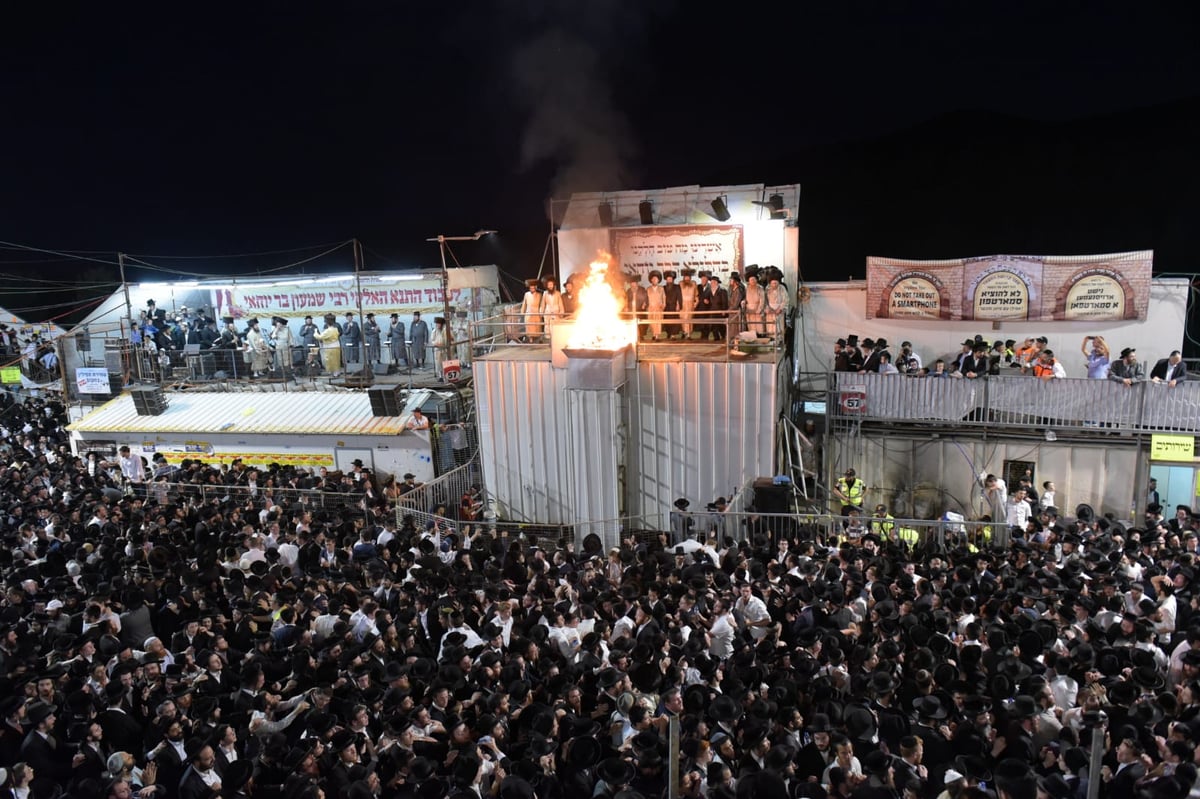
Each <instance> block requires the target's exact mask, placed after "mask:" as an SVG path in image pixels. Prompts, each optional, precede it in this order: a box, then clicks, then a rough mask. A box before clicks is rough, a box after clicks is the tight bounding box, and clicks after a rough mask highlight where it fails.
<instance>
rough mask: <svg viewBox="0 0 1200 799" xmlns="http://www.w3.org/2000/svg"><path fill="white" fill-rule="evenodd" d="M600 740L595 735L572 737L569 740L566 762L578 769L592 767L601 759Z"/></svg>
mask: <svg viewBox="0 0 1200 799" xmlns="http://www.w3.org/2000/svg"><path fill="white" fill-rule="evenodd" d="M601 754H602V750H601V747H600V742H599V741H598V740H597V739H596V738H595V737H593V736H584V737H579V738H572V739H571V740H570V741H568V742H567V745H566V755H565V757H564V758H563V760H564V762H565V763H566V764H567V765H568V766H570V767H571V768H574V769H576V770H582V769H585V768H591V767H592V766H594V765H596V763H597V762H598V761H599V760H600V755H601Z"/></svg>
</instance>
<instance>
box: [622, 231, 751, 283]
mask: <svg viewBox="0 0 1200 799" xmlns="http://www.w3.org/2000/svg"><path fill="white" fill-rule="evenodd" d="M609 234H610V237H611V249H610V251H611V252H612V254H613V257H614V258H615V259H616V261H617V264H618V265H619V266H620V267H621V269H622V271H624V272H636V273H637V274H639V275H641V276H642V277H643V278H645V277H646V276H647V275H648V274H649V273H650V272H652V271H654V270H658V271H660V272H661V271H664V270H667V269H670V270H673V271H674V272H675V273H676V274H678V272H679V270H680V269H684V268H690V269H694V270H696V271H697V272H700V271H701V270H708V271H711V272H713V273H714V274H719V275H722V276H727V275H728V274H729V273H730V272H739V273H740V272H742V271H743V270H742V259H743V253H744V250H743V247H742V226H741V225H661V226H658V227H635V228H613V229H612V230H610V231H609ZM722 279H725V278H724V277H722Z"/></svg>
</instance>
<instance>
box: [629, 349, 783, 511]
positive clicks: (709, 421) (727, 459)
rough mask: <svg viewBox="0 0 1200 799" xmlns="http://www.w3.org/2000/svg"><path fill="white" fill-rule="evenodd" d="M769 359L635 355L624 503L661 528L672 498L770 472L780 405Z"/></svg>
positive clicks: (729, 489)
mask: <svg viewBox="0 0 1200 799" xmlns="http://www.w3.org/2000/svg"><path fill="white" fill-rule="evenodd" d="M779 368H780V367H779V365H778V364H773V363H735V362H729V363H704V362H698V361H688V362H681V363H664V362H642V363H639V364H638V369H637V378H636V379H635V380H634V381H632V382H631V384H630V385H629V386H628V387H627V389H626V390H627V392H628V394H627V396H628V403H629V414H630V431H631V440H630V448H631V457H630V476H629V490H630V508H629V511H630V513H632V514H635V515H639V516H641V517H643V518H644V519H645V520H646V521H647V522H648V523H651V524H657V525H658V526H659V527H663V528H664V529H665V525H666V519H667V514H668V512H669V510H670V508H671V504H672V502H673V501H674V500H675V499H677V498H679V497H686V498H687V499H688V500H690V501H691V502H692V506H693V507H694V508H696V507H699V508H703V506H704V505H705V504H706V503H708V502H711V501H713V500H714V499H715V498H716V497H717V496H725V497H728V496H729V495H730V494H731V493H733V492H734V491H736V490H737V489H739V488H740V487H742V486H744V485H745V484H746V483H747V482H748V481H750V480H753V479H755V478H757V477H768V476H771V475H773V474H774V472H775V465H774V451H775V446H774V436H775V421H776V419H777V418H778V416H779V413H780V411H781V410H782V408H781V406H780V403H781V402H782V398H781V397H780V396H779V394H778V391H777V385H778V383H779V381H778V375H777V372H778V370H779Z"/></svg>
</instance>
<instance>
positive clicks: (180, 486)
mask: <svg viewBox="0 0 1200 799" xmlns="http://www.w3.org/2000/svg"><path fill="white" fill-rule="evenodd" d="M264 474H265V473H264ZM144 490H145V492H146V494H147V496H150V497H154V498H156V499H159V500H160V501H170V499H171V498H172V497H178V498H179V499H181V500H185V501H188V500H194V501H196V502H198V503H199V504H208V503H209V502H214V501H215V502H218V503H222V504H223V503H226V502H229V503H232V504H234V505H237V506H245V505H246V504H247V503H248V502H250V501H251V500H253V501H254V503H255V504H256V505H258V504H261V503H266V505H267V507H273V506H276V505H278V506H279V507H281V508H285V509H286V508H287V507H289V506H291V505H293V504H297V503H299V504H301V505H304V506H306V507H308V508H310V509H312V510H314V511H319V510H345V509H354V510H361V509H362V503H363V495H362V494H358V493H345V492H342V491H318V490H315V489H304V488H291V487H279V486H273V487H269V488H268V487H265V486H258V487H257V488H255V489H253V490H251V489H250V488H248V487H246V486H242V485H235V486H229V485H220V484H218V485H213V484H211V483H179V482H171V481H169V480H168V481H163V482H155V481H153V479H150V480H148V481H147V482H146V483H145V485H144ZM283 521H285V522H286V520H283Z"/></svg>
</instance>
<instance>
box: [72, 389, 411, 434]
mask: <svg viewBox="0 0 1200 799" xmlns="http://www.w3.org/2000/svg"><path fill="white" fill-rule="evenodd" d="M419 396H424V397H426V398H427V396H428V395H427V394H425V393H424V392H418V393H414V394H412V395H410V397H409V402H408V404H407V405H406V407H405V411H404V413H403V414H401V415H400V416H373V415H372V413H371V400H370V397H368V396H367V393H366V392H365V391H341V392H311V391H293V392H270V393H258V392H254V393H251V392H242V393H229V394H221V393H210V392H194V393H170V394H168V395H167V399H168V401H169V403H170V405H169V407H168V408H167V410H166V412H165V413H163V414H162V415H161V416H138V415H137V411H136V409H135V408H134V405H133V397H132V396H131V395H129V394H122V395H121V396H120V397H117V398H116V399H114V400H112V401H111V402H108V403H105V404H104V405H102V406H100V407H99V408H97V409H96V410H94V411H92V412H91V413H89V414H88V415H87V416H85V417H83V419H81V420H79V421H78V422H75V423H74V424H72V425H70V426H69V427H68V429H69V430H71V431H74V432H78V433H82V434H95V433H100V434H106V435H107V434H122V433H123V434H135V435H144V434H147V433H198V434H205V433H208V434H211V433H228V434H231V435H232V434H238V433H248V434H254V433H277V434H309V435H311V434H345V435H380V436H394V435H402V434H408V435H412V433H411V432H408V433H406V430H405V427H404V426H405V424H406V423H407V421H408V419H409V417H410V416H411V410H412V408H413V407H416V404H415V403H416V401H417V400H418V397H419ZM422 401H423V400H422Z"/></svg>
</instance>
